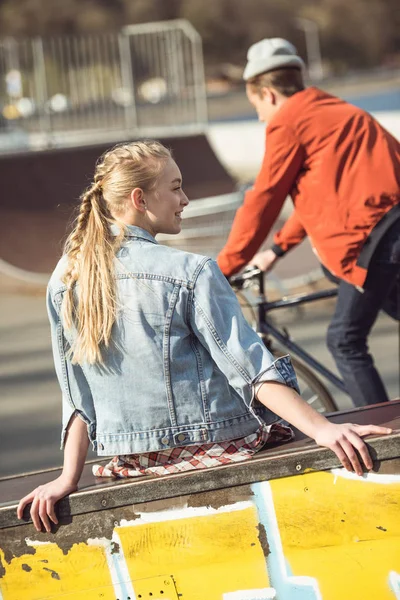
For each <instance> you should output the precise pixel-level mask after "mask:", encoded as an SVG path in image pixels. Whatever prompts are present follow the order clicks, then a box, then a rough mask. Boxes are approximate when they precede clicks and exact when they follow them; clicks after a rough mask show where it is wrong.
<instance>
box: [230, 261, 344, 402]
mask: <svg viewBox="0 0 400 600" xmlns="http://www.w3.org/2000/svg"><path fill="white" fill-rule="evenodd" d="M263 275H264V274H263V272H262V271H260V270H259V269H257V268H255V267H254V268H253V267H252V268H249V269H246V270H245V271H243V272H242V273H239V274H238V275H233V276H231V277H230V278H229V282H230V284H231V286H232V288H233V289H234V291H235V292H236V294H237V295H238V296H239V297H240V295H241V290H242V289H244V288H246V287H248V285H249V284H251V285H252V286H254V285H255V286H256V287H257V289H258V295H259V297H258V300H257V301H256V302H255V304H254V306H253V305H251V307H252V308H253V314H254V308H256V309H257V314H256V316H255V319H254V321H255V322H254V323H253V324H252V325H253V327H254V329H255V330H256V331H257V333H258V334H259V336H260V337H261V339H262V340H263V342H264V344H265V346H266V347H267V348H268V350H269V351H270V352H271V353H272V354H273V355H274V356H275V357H279V356H282V353H280V352H279V350H278V348H277V347H275V345H274V342H273V340H275V341H276V342H278V344H279V346H280V347H283V348H285V349H286V350H287V351H289V352H290V353H291V354H292V355H293V354H294V355H295V356H297V357H298V358H299V359H300V360H297V359H296V358H293V357H292V363H293V367H294V369H295V371H296V375H297V379H298V382H299V387H300V392H301V395H302V397H303V398H304V399H305V400H306V401H307V402H308V403H309V404H311V405H312V406H313V407H314V408H315V409H316V410H318V412H334V411H337V410H339V409H338V406H337V404H336V402H335V400H334V398H333V397H332V394H331V393H330V391H329V390H328V389H327V387H326V386H325V385H324V383H322V381H320V379H319V378H318V377H317V376H316V375H315V373H314V371H316V372H317V373H319V374H320V375H322V376H323V377H325V378H326V379H327V380H328V381H330V382H331V383H332V384H333V385H334V386H335V387H336V388H337V389H338V390H340V391H342V392H345V393H347V392H346V389H345V386H344V383H343V381H342V380H341V379H340V378H339V377H337V376H336V375H335V374H334V373H332V371H330V370H329V369H327V368H326V367H325V366H324V365H322V364H321V363H320V362H319V361H318V360H316V359H315V358H314V357H313V356H312V355H311V354H309V353H308V352H307V351H306V350H304V349H303V348H301V346H299V345H298V344H297V343H296V342H294V341H293V340H292V339H291V338H290V334H289V332H288V331H287V329H286V328H282V329H279V327H278V326H277V325H275V324H274V322H273V320H272V319H271V318H270V317H269V316H268V313H270V312H271V311H273V310H278V309H282V308H288V307H295V306H300V305H302V304H306V303H309V302H315V301H317V300H323V299H326V298H333V297H335V296H337V293H338V292H337V289H327V290H321V291H318V292H312V293H310V294H309V293H305V294H296V295H293V296H288V297H283V298H281V299H280V300H275V301H272V302H268V300H267V297H266V293H265V285H264V276H263ZM242 297H243V295H242ZM246 302H247V300H246ZM247 306H249V304H248V303H247Z"/></svg>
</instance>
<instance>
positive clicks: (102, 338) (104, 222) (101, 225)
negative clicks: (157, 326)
mask: <svg viewBox="0 0 400 600" xmlns="http://www.w3.org/2000/svg"><path fill="white" fill-rule="evenodd" d="M170 156H171V153H170V151H169V150H168V149H167V148H165V147H164V146H163V145H162V144H160V143H159V142H156V141H151V140H150V141H142V142H134V143H130V144H119V145H117V146H115V147H114V148H112V149H111V150H109V151H107V152H106V153H105V154H104V155H103V156H102V157H101V158H100V159H99V161H98V163H97V165H96V170H95V174H94V178H93V183H92V184H91V185H90V187H89V188H88V189H87V190H86V191H85V192H84V193H83V194H82V196H81V198H80V207H79V214H78V216H77V218H76V221H75V226H74V228H73V230H72V232H71V234H70V235H69V237H68V239H67V242H66V245H65V249H64V253H65V254H66V255H67V257H68V261H67V268H66V270H65V272H64V275H63V282H64V283H65V285H66V287H67V289H66V292H65V295H64V299H63V306H62V319H63V322H64V325H65V327H66V329H71V328H72V327H74V328H75V329H76V333H77V335H76V340H75V342H74V344H73V346H72V348H71V353H72V362H74V363H83V362H87V363H89V364H94V363H100V364H102V363H103V357H102V348H103V347H106V348H108V347H109V345H110V342H111V333H112V327H113V325H114V322H115V319H116V314H117V297H116V285H115V276H114V257H115V253H116V251H117V250H118V249H119V248H120V246H121V243H122V241H123V239H124V233H125V227H124V224H123V222H122V221H121V218H122V216H123V214H124V212H125V210H126V208H127V204H128V202H129V199H130V194H131V191H132V190H133V189H134V188H136V187H138V188H141V189H143V190H144V191H148V190H150V189H152V188H153V187H154V186H155V185H156V183H157V179H158V177H159V175H160V173H161V171H162V169H163V168H164V166H165V162H166V160H167V159H168V158H169V157H170ZM112 224H116V225H118V227H119V234H118V235H113V234H112V232H111V229H110V225H112ZM75 292H76V293H75Z"/></svg>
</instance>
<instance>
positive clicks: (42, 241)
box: [0, 135, 240, 281]
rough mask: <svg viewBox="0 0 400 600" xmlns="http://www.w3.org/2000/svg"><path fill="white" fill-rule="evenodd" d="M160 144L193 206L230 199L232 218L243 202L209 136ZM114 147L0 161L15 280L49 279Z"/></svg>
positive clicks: (2, 239)
mask: <svg viewBox="0 0 400 600" xmlns="http://www.w3.org/2000/svg"><path fill="white" fill-rule="evenodd" d="M161 141H162V142H163V143H164V144H165V145H166V146H168V147H169V148H171V149H172V152H173V154H174V158H175V159H176V161H177V163H178V165H179V167H180V169H181V171H182V175H183V182H184V189H185V192H186V194H187V195H188V197H189V199H190V200H191V201H193V204H192V206H193V205H194V204H195V201H196V200H200V199H204V198H206V199H207V202H206V205H207V206H212V205H213V200H212V198H213V197H220V198H223V199H225V200H224V201H223V202H222V208H221V210H222V211H223V204H224V202H225V201H226V202H227V205H228V206H229V211H230V214H229V219H231V218H232V217H233V214H234V211H235V210H236V208H237V206H238V204H239V203H240V199H239V195H238V194H237V193H236V192H235V187H236V186H235V181H234V180H233V178H232V177H231V176H230V175H229V174H228V172H227V171H226V170H225V168H224V167H223V166H222V164H221V163H220V162H219V160H218V158H217V157H216V155H215V153H214V151H213V149H212V147H211V146H210V144H209V141H208V139H207V137H206V136H205V135H192V136H185V137H176V138H164V139H162V140H161ZM111 146H112V144H98V145H91V146H84V147H75V148H58V149H53V150H45V151H36V152H29V153H19V154H13V155H8V156H1V157H0V179H1V182H2V190H3V193H2V195H1V200H0V271H3V273H6V275H8V276H9V277H12V276H13V274H14V275H15V277H16V278H19V277H21V278H24V274H25V276H26V279H27V281H28V280H29V279H32V280H35V276H36V274H42V279H43V280H45V279H46V277H47V275H48V274H49V273H50V272H51V271H52V269H53V268H54V266H55V264H56V262H57V260H58V258H59V257H60V255H61V252H62V246H63V242H64V240H65V237H66V234H67V232H68V230H69V227H70V226H71V223H72V221H73V218H74V214H75V213H74V211H75V209H76V207H77V205H78V200H79V196H80V194H81V193H82V191H83V190H84V189H85V187H87V186H88V185H89V184H90V182H91V178H92V176H93V173H94V167H95V163H96V161H97V159H98V157H99V156H100V155H101V154H102V153H103V152H105V151H106V150H107V149H108V148H110V147H111ZM216 201H217V202H218V199H217V198H216ZM197 206H199V204H198V205H197ZM195 212H196V211H195ZM198 213H199V210H197V212H196V217H195V218H196V220H197V221H199V214H198ZM200 213H201V211H200ZM210 218H211V219H215V218H217V215H216V214H214V215H211V217H210ZM207 219H208V217H207V216H204V215H203V218H200V221H201V223H202V225H203V226H204V227H206V226H207ZM218 220H219V217H218ZM163 241H164V240H163ZM221 246H222V243H221ZM36 279H37V281H39V279H40V277H39V278H36Z"/></svg>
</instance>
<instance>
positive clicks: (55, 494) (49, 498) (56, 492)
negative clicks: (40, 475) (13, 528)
mask: <svg viewBox="0 0 400 600" xmlns="http://www.w3.org/2000/svg"><path fill="white" fill-rule="evenodd" d="M76 490H77V485H76V484H74V483H72V482H70V481H67V480H66V479H64V478H63V476H62V475H61V476H60V477H58V478H57V479H55V480H54V481H50V482H49V483H46V484H45V485H40V486H39V487H37V488H36V489H34V490H33V491H32V492H31V493H30V494H28V495H27V496H25V497H24V498H22V500H21V501H20V503H19V504H18V508H17V517H18V519H22V515H23V512H24V508H25V506H26V505H27V504H29V503H30V502H32V506H31V511H30V512H31V519H32V521H33V524H34V526H35V529H36V530H37V531H42V524H43V525H44V528H45V530H46V531H47V533H50V531H51V523H50V521H52V522H53V523H55V524H57V523H58V519H57V517H56V513H55V510H54V505H55V503H56V502H57V501H58V500H60V499H61V498H64V496H68V494H71V493H72V492H75V491H76Z"/></svg>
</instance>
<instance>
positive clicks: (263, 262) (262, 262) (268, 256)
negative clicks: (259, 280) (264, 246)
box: [249, 249, 279, 273]
mask: <svg viewBox="0 0 400 600" xmlns="http://www.w3.org/2000/svg"><path fill="white" fill-rule="evenodd" d="M278 258H279V257H278V256H277V255H276V254H275V252H274V251H273V250H271V249H268V250H264V251H263V252H258V253H257V254H255V255H254V256H253V258H252V259H251V261H250V262H249V265H250V266H255V267H258V268H259V269H260V271H265V272H266V273H267V272H268V271H270V270H271V269H272V268H273V266H274V265H275V263H276V261H277V260H278Z"/></svg>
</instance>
